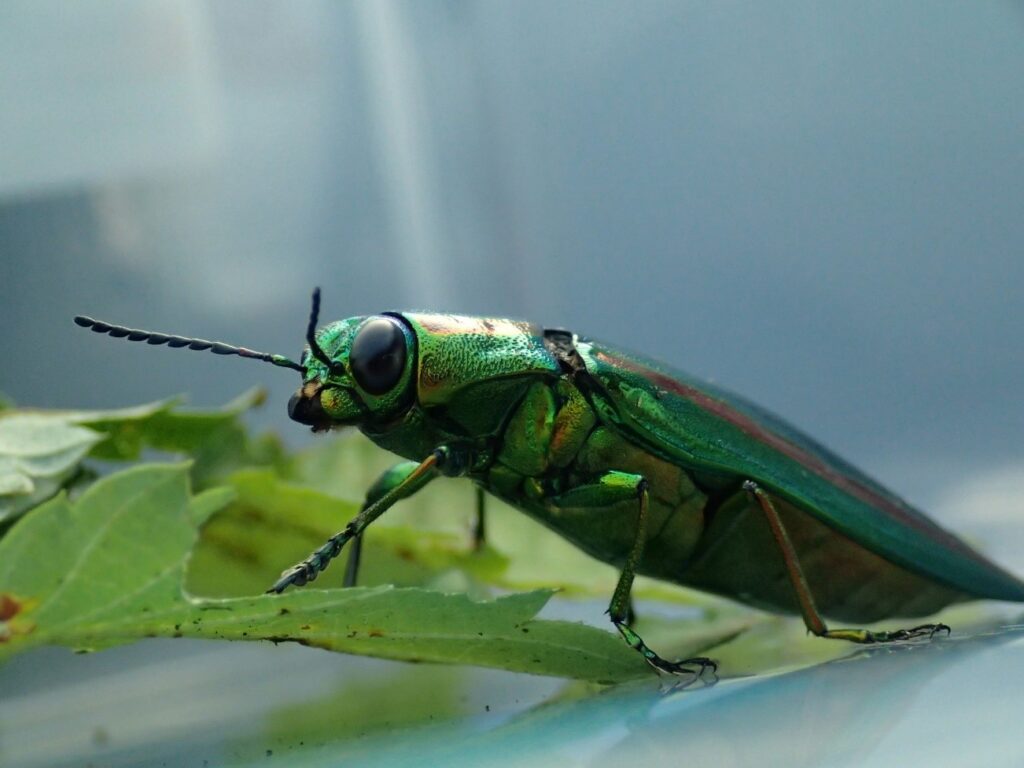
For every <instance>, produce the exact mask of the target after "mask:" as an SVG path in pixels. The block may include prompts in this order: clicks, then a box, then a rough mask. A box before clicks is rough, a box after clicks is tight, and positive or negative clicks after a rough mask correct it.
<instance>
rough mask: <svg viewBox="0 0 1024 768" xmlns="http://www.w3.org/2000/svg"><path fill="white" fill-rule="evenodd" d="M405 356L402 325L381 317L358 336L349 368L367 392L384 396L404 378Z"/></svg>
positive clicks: (360, 331)
mask: <svg viewBox="0 0 1024 768" xmlns="http://www.w3.org/2000/svg"><path fill="white" fill-rule="evenodd" d="M405 356H406V351H405V334H404V333H402V329H401V328H400V327H399V326H398V323H397V322H396V321H394V320H392V319H391V318H388V317H377V318H374V319H373V320H370V321H368V322H367V323H366V324H365V325H363V327H362V328H360V329H359V333H357V334H356V337H355V339H354V340H353V341H352V350H351V352H350V353H349V366H350V367H351V369H352V375H353V376H354V377H355V380H356V383H357V384H358V385H359V386H360V387H361V388H362V389H363V390H364V391H365V392H368V393H369V394H371V395H382V394H384V393H385V392H387V391H388V390H390V389H391V388H392V387H394V386H395V385H396V384H397V383H398V380H399V379H400V378H402V371H403V370H405Z"/></svg>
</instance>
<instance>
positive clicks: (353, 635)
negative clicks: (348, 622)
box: [345, 629, 359, 637]
mask: <svg viewBox="0 0 1024 768" xmlns="http://www.w3.org/2000/svg"><path fill="white" fill-rule="evenodd" d="M358 634H359V633H358V632H356V631H355V630H354V629H353V630H352V631H351V632H349V633H348V634H347V635H345V637H355V636H356V635H358Z"/></svg>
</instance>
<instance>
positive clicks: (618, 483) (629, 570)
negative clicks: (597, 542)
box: [553, 471, 718, 679]
mask: <svg viewBox="0 0 1024 768" xmlns="http://www.w3.org/2000/svg"><path fill="white" fill-rule="evenodd" d="M630 499H633V500H636V503H637V516H636V532H635V535H634V539H633V544H632V547H631V548H630V551H629V555H628V556H627V557H626V564H625V566H624V567H623V569H622V573H621V574H620V575H619V581H618V583H617V584H616V586H615V592H614V593H613V594H612V600H611V603H610V604H609V605H608V615H609V616H610V617H611V620H612V623H613V624H614V625H615V628H616V629H617V630H618V631H619V634H620V635H622V637H623V639H624V640H625V641H626V642H627V643H628V644H629V646H630V647H631V648H633V649H634V650H636V651H637V652H638V653H640V654H641V655H642V656H643V657H644V660H645V661H646V662H647V663H648V664H650V665H651V666H652V667H654V668H655V669H656V670H658V671H659V672H664V673H666V674H670V675H690V676H692V677H694V678H695V679H696V678H698V677H700V676H701V675H702V674H703V673H704V670H705V669H711V670H712V672H714V671H715V670H716V669H718V665H717V664H716V663H715V662H714V661H712V660H711V659H708V658H705V657H699V658H693V659H683V660H681V661H667V660H666V659H663V658H662V657H661V656H659V655H658V654H657V653H655V652H654V651H652V650H651V649H650V648H649V647H648V646H647V644H646V643H645V642H644V641H643V638H641V637H640V635H638V634H637V633H636V632H635V631H634V630H633V629H632V627H630V622H631V620H632V617H631V614H632V613H633V611H632V601H631V597H630V595H631V592H632V589H633V579H634V578H635V576H636V569H637V567H638V566H639V564H640V561H641V559H642V558H643V554H644V545H645V544H646V543H647V516H648V507H649V506H650V493H649V492H648V488H647V480H645V479H644V478H643V477H642V476H641V475H635V474H629V473H626V472H614V471H613V472H606V473H605V474H604V475H602V476H601V477H600V478H599V479H598V481H597V482H596V483H594V484H590V485H583V486H578V487H576V488H573V489H571V490H569V491H567V492H566V493H564V494H562V495H560V496H558V497H556V498H555V499H554V500H553V501H554V504H555V506H557V507H584V508H600V507H608V506H612V505H614V504H618V503H620V502H623V501H627V500H630Z"/></svg>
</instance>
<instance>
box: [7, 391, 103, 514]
mask: <svg viewBox="0 0 1024 768" xmlns="http://www.w3.org/2000/svg"><path fill="white" fill-rule="evenodd" d="M102 438H103V436H102V435H100V434H98V433H97V432H95V431H93V430H91V429H87V428H85V427H81V426H76V425H74V424H69V423H67V422H66V421H61V420H57V419H53V418H51V417H49V416H44V415H41V414H37V413H21V412H18V411H10V412H6V413H5V414H4V415H3V416H2V417H0V521H3V520H5V519H8V518H13V517H15V516H17V515H19V514H21V513H22V512H24V511H25V510H27V509H30V508H32V507H33V506H35V505H36V504H38V503H40V502H41V501H43V500H45V499H47V498H49V497H50V496H52V495H53V494H54V493H56V492H57V490H58V489H59V488H60V487H61V485H62V484H63V482H64V481H65V480H66V479H68V478H69V477H70V476H71V475H72V474H73V473H74V471H75V468H76V467H77V466H78V463H79V462H80V461H81V460H82V458H83V457H84V456H85V455H86V454H87V453H88V452H89V451H90V450H91V449H92V448H93V446H95V445H96V444H97V443H98V442H99V441H100V440H102Z"/></svg>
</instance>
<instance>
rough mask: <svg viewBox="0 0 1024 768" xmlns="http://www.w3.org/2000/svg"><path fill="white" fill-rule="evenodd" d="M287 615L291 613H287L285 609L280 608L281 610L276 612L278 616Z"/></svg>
mask: <svg viewBox="0 0 1024 768" xmlns="http://www.w3.org/2000/svg"><path fill="white" fill-rule="evenodd" d="M289 613H291V611H289V610H288V609H287V608H282V609H281V610H279V611H278V612H277V615H278V616H287V615H288V614H289Z"/></svg>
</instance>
